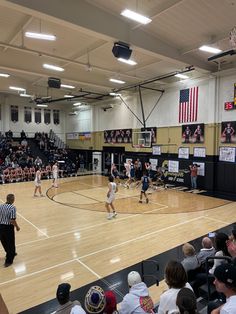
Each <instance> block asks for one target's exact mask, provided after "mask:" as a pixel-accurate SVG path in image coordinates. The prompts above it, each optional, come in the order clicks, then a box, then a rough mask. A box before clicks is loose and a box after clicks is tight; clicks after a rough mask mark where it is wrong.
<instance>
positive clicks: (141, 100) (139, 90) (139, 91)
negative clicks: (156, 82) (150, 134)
mask: <svg viewBox="0 0 236 314" xmlns="http://www.w3.org/2000/svg"><path fill="white" fill-rule="evenodd" d="M138 93H139V99H140V105H141V110H142V116H143V123H142V125H143V127H144V129H146V121H145V114H144V109H143V98H142V91H141V87H140V85H139V87H138Z"/></svg>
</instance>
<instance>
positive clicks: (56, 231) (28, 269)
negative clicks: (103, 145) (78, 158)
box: [0, 175, 235, 313]
mask: <svg viewBox="0 0 236 314" xmlns="http://www.w3.org/2000/svg"><path fill="white" fill-rule="evenodd" d="M42 187H43V191H45V192H46V191H47V192H46V196H45V197H37V198H34V197H32V195H33V190H34V186H33V183H32V182H25V183H16V184H8V185H3V186H2V187H1V190H2V193H1V196H2V201H4V198H5V196H6V195H7V194H8V193H12V192H13V193H14V194H15V196H16V203H15V204H16V207H17V213H18V223H19V225H20V227H21V231H20V232H19V233H16V242H17V253H18V255H17V257H16V258H15V260H14V264H13V266H12V267H8V268H4V267H3V263H4V252H3V250H2V248H1V251H0V256H1V259H0V261H1V264H2V266H1V283H0V291H1V293H2V295H3V297H4V299H5V301H6V303H7V305H8V307H9V309H10V312H11V313H18V312H21V311H23V310H26V309H29V308H31V307H33V306H35V305H38V304H41V303H43V302H45V301H48V300H50V299H54V298H55V291H56V288H57V286H58V284H59V283H60V282H70V283H71V285H72V290H75V289H77V288H79V287H82V286H84V285H86V284H89V283H92V282H94V281H96V280H98V279H101V278H103V277H105V276H108V275H110V274H112V273H114V272H117V271H120V270H122V269H124V268H126V267H129V266H131V265H133V264H135V263H138V262H140V261H141V260H144V259H148V258H150V257H151V256H153V255H156V254H159V253H162V252H165V251H166V250H169V249H171V248H174V247H176V246H178V245H181V244H182V243H184V242H186V241H190V240H192V239H195V238H196V237H201V236H203V235H205V234H206V233H208V232H209V231H213V230H216V229H220V228H222V227H224V226H227V225H229V224H231V223H233V222H234V220H235V219H234V212H235V204H234V203H232V202H229V201H226V200H222V199H217V198H212V197H207V196H202V195H198V194H192V193H185V192H182V191H179V190H175V189H173V190H172V189H166V190H165V189H158V190H152V189H150V194H149V200H150V202H149V204H146V203H143V204H140V203H138V200H139V193H140V189H139V188H138V189H136V188H132V189H125V188H124V187H123V186H119V191H118V193H117V198H116V201H115V207H116V209H117V212H118V216H117V218H115V219H113V220H111V221H108V220H107V219H106V212H105V208H104V200H105V196H106V192H107V177H104V176H100V175H88V176H80V177H73V178H66V179H60V182H59V188H58V189H55V188H51V180H46V181H43V183H42ZM117 284H118V282H117ZM161 291H162V290H161V287H159V288H157V287H156V288H151V292H152V294H153V298H154V300H156V301H157V300H158V297H157V296H159V294H160V293H161Z"/></svg>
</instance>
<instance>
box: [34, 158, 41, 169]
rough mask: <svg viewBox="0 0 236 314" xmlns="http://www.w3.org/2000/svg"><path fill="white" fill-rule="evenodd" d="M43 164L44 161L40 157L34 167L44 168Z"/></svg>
mask: <svg viewBox="0 0 236 314" xmlns="http://www.w3.org/2000/svg"><path fill="white" fill-rule="evenodd" d="M42 164H43V162H42V159H40V158H39V156H37V157H36V159H35V161H34V165H35V166H36V167H42Z"/></svg>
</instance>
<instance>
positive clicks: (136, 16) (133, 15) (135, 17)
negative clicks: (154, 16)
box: [121, 9, 152, 24]
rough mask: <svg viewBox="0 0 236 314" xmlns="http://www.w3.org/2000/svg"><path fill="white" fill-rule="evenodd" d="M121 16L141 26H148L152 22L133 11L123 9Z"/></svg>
mask: <svg viewBox="0 0 236 314" xmlns="http://www.w3.org/2000/svg"><path fill="white" fill-rule="evenodd" d="M121 15H122V16H125V17H127V18H128V19H131V20H133V21H136V22H139V23H141V24H148V23H150V22H151V21H152V20H151V19H150V18H149V17H146V16H144V15H142V14H139V13H137V12H135V11H131V10H129V9H125V10H124V11H122V12H121Z"/></svg>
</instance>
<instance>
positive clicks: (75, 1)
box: [6, 0, 213, 71]
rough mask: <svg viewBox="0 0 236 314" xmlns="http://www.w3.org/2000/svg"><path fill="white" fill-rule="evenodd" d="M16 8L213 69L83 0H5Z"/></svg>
mask: <svg viewBox="0 0 236 314" xmlns="http://www.w3.org/2000/svg"><path fill="white" fill-rule="evenodd" d="M6 2H7V3H8V4H14V7H15V8H17V9H18V10H21V11H22V10H23V11H24V12H25V13H27V12H28V14H29V13H30V14H35V15H39V14H41V15H42V16H43V17H44V18H46V16H48V19H50V20H54V21H57V23H62V21H63V23H64V24H65V25H67V26H69V25H71V27H72V26H73V28H74V29H79V30H81V31H83V32H84V33H86V32H87V33H88V34H92V35H93V36H96V37H97V38H100V39H105V40H120V41H123V42H126V43H129V44H130V45H132V46H134V47H137V48H138V49H141V50H143V51H145V52H146V53H149V54H155V55H157V56H159V58H161V59H165V60H168V61H170V62H172V63H173V62H174V61H178V62H182V63H183V66H186V65H194V66H195V67H198V68H200V69H204V70H209V71H211V70H213V67H212V65H211V64H209V63H207V62H204V61H202V60H199V59H197V58H195V57H193V56H189V55H182V54H181V53H180V51H179V50H178V49H176V48H175V47H173V46H171V45H170V44H167V43H165V42H164V41H162V40H160V39H158V38H156V37H155V36H153V35H151V34H148V33H147V32H145V30H144V29H134V30H132V29H131V26H130V23H128V22H126V21H124V19H123V18H121V17H120V16H115V15H113V14H111V13H109V12H105V11H104V10H102V9H100V8H98V7H95V6H94V5H92V4H90V3H88V2H86V1H84V0H67V1H66V4H65V1H63V0H50V1H48V0H41V1H32V0H7V1H6Z"/></svg>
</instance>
